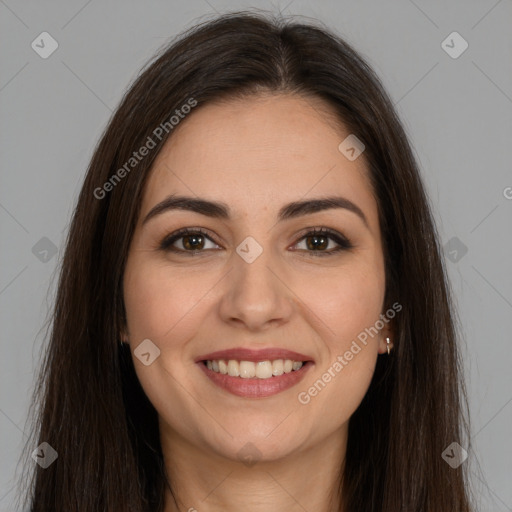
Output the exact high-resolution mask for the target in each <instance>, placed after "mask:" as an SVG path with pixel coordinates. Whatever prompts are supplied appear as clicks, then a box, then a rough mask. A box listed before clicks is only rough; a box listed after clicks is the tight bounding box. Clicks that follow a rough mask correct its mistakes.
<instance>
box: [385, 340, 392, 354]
mask: <svg viewBox="0 0 512 512" xmlns="http://www.w3.org/2000/svg"><path fill="white" fill-rule="evenodd" d="M386 348H387V349H388V356H389V353H390V352H391V349H390V347H389V338H386Z"/></svg>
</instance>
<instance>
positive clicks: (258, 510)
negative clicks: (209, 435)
mask: <svg viewBox="0 0 512 512" xmlns="http://www.w3.org/2000/svg"><path fill="white" fill-rule="evenodd" d="M347 427H348V424H347V425H344V426H343V427H342V429H343V430H341V431H336V432H334V433H333V434H332V435H331V436H330V438H327V439H324V440H322V442H321V443H320V444H315V445H314V446H311V447H310V448H308V449H302V450H301V449H298V450H296V451H295V452H293V453H290V454H289V455H287V456H286V457H285V458H283V459H279V460H258V461H252V462H247V463H245V462H240V461H234V460H231V459H228V458H226V457H223V456H222V455H219V454H218V453H215V452H213V451H208V450H206V449H201V448H198V447H197V446H193V445H191V444H190V443H189V442H188V441H187V440H186V439H184V438H183V437H181V436H179V435H178V434H177V433H176V432H175V431H171V430H169V429H166V428H165V427H164V425H161V432H162V433H161V443H162V450H163V454H164V461H165V468H166V471H167V475H168V478H169V482H170V483H171V487H172V494H171V491H170V489H167V491H166V495H165V508H164V512H194V511H197V512H220V511H222V512H232V511H233V512H234V511H237V512H239V511H240V510H246V511H248V512H272V511H281V510H287V511H291V512H304V510H315V511H317V512H339V511H340V510H341V504H340V503H341V495H340V475H341V474H342V470H343V468H342V464H343V462H344V460H345V452H346V440H347ZM162 428H163V430H162ZM173 495H174V497H173Z"/></svg>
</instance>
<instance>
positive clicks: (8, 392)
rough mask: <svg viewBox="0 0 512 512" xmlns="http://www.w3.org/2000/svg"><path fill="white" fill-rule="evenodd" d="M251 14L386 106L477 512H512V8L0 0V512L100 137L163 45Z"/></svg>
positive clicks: (295, 0)
mask: <svg viewBox="0 0 512 512" xmlns="http://www.w3.org/2000/svg"><path fill="white" fill-rule="evenodd" d="M253 7H257V8H263V9H268V10H272V11H277V10H279V9H280V10H281V11H282V12H283V13H284V14H293V15H302V16H306V17H311V18H315V19H319V20H321V21H323V22H324V23H326V24H327V25H328V26H329V27H330V28H332V29H333V30H335V31H337V32H338V33H339V34H340V35H342V36H344V37H345V38H346V39H347V40H348V41H349V42H351V43H352V44H354V46H355V47H356V49H358V50H359V51H360V52H361V54H362V55H363V56H365V57H366V58H367V59H368V60H369V62H370V64H371V65H373V67H374V68H375V70H376V71H377V73H378V74H379V75H380V77H381V78H382V80H383V82H384V85H385V87H386V88H387V89H388V91H389V93H390V95H391V97H392V98H393V100H394V102H395V104H396V108H397V110H398V113H399V115H400V116H401V119H402V121H403V123H404V125H405V128H406V131H407V133H408V135H409V137H410V139H411V142H412V144H413V146H414V148H415V152H416V155H417V158H418V160H419V163H420V165H421V169H422V173H423V176H424V179H425V182H426V185H427V188H428V193H429V196H430V198H431V201H432V204H433V207H434V211H435V215H436V220H437V222H438V228H439V231H440V235H441V238H442V240H441V242H442V244H443V246H446V244H449V245H448V246H447V247H448V248H447V249H446V250H445V255H446V262H447V267H448V271H449V277H450V279H451V282H452V285H453V288H454V291H455V294H456V301H457V304H458V309H459V315H460V320H461V323H462V326H463V332H462V335H463V341H462V345H461V348H462V351H463V356H464V362H465V370H466V377H467V382H468V390H469V394H470V406H471V417H472V440H473V444H474V448H473V450H472V451H470V457H469V459H468V460H467V461H466V462H465V463H464V464H468V465H469V467H470V468H471V474H472V475H473V479H474V481H475V484H476V489H477V494H478V496H479V502H480V503H479V505H480V509H481V510H482V511H491V510H492V511H505V510H512V486H511V485H510V483H511V481H512V462H511V461H512V446H511V445H512V443H511V441H510V437H511V436H510V433H511V429H510V425H511V424H512V404H511V403H510V402H511V401H512V372H511V370H510V368H511V363H512V358H511V356H510V350H511V344H510V341H511V336H510V332H511V329H512V272H511V271H510V263H511V261H512V238H511V236H510V235H511V232H512V230H511V225H512V222H511V220H512V188H507V187H512V172H511V163H510V162H511V161H512V144H511V142H512V141H511V135H512V73H511V68H512V58H511V55H512V51H511V50H512V30H511V27H512V24H511V22H512V1H511V0H500V1H496V0H480V1H476V0H473V1H467V0H466V1H462V0H460V1H451V2H442V1H429V2H427V1H426V0H415V1H412V0H394V1H388V2H381V1H380V0H372V1H364V2H361V1H360V2H356V1H338V2H335V1H327V0H322V1H316V2H305V1H302V0H292V1H290V0H286V1H274V2H266V1H261V2H245V1H222V0H208V1H206V0H191V1H189V2H187V3H181V2H179V3H178V2H169V1H167V2H163V1H153V2H142V1H139V2H134V1H131V2H127V1H125V2H121V1H111V2H103V3H101V2H100V1H99V0H90V1H88V2H87V1H84V0H73V1H69V0H67V1H63V0H62V1H59V2H57V1H53V2H44V3H43V2H36V1H24V2H22V1H17V2H16V1H14V0H0V34H1V44H0V58H1V75H0V112H1V117H0V119H1V120H0V123H1V132H0V133H1V138H0V155H1V165H2V168H1V169H2V174H1V188H0V226H1V233H2V246H1V247H2V248H1V252H0V254H1V265H0V311H1V313H0V314H1V317H0V329H1V357H0V382H1V387H0V431H1V439H0V459H1V463H0V467H1V470H0V511H1V512H3V511H11V510H13V499H14V495H15V492H16V488H15V483H16V480H15V476H16V475H15V472H17V473H16V474H18V473H19V471H20V470H21V468H20V467H19V466H18V467H17V462H18V458H19V455H20V451H21V447H22V443H23V442H24V441H25V439H26V435H25V434H24V432H23V430H24V428H25V421H26V415H27V412H28V404H29V397H30V393H31V391H32V384H33V377H34V370H35V367H36V364H37V362H38V361H39V355H40V347H41V343H42V335H43V331H41V328H42V326H43V322H44V320H45V318H46V313H47V308H48V306H49V304H50V303H51V299H52V297H53V292H54V283H53V284H52V277H53V276H54V273H55V271H56V269H57V265H58V259H59V257H60V255H61V253H62V250H63V243H64V237H65V234H66V231H67V228H68V225H69V221H70V214H71V211H72V208H73V205H74V203H75V200H76V198H77V194H78V191H79V189H80V185H81V182H82V179H83V176H84V172H85V169H86V167H87V164H88V161H89V159H90V157H91V155H92V151H93V148H94V145H95V143H96V142H97V139H98V138H99V136H100V133H101V131H102V130H103V128H104V127H105V126H106V123H107V122H108V119H109V116H110V115H111V112H112V110H113V109H114V108H115V107H116V105H117V103H118V101H119V100H120V98H121V95H122V93H123V92H124V90H125V88H126V87H127V85H128V83H129V82H130V81H131V80H132V79H133V78H134V77H135V75H136V73H137V71H138V70H139V69H140V67H141V66H142V65H143V64H144V63H145V62H146V61H147V60H148V59H149V58H150V57H151V56H152V55H153V53H154V51H155V50H156V49H157V48H159V47H160V46H161V45H162V44H164V43H165V42H166V40H168V39H169V38H170V37H172V36H174V35H175V34H177V33H178V32H180V31H181V30H183V29H185V28H188V27H190V26H192V25H193V24H195V22H198V21H200V20H204V19H205V18H206V17H207V16H210V15H212V14H215V12H225V11H229V10H239V9H247V8H253ZM43 31H46V32H49V33H50V34H51V36H52V37H53V38H54V39H55V40H56V41H57V42H58V45H59V46H58V49H57V50H56V51H55V52H54V53H53V54H52V55H51V56H50V57H48V58H47V59H43V58H41V57H40V56H39V55H38V54H37V53H36V52H35V51H34V50H33V49H32V47H31V43H32V41H34V40H35V39H36V38H37V37H38V36H39V34H40V33H41V32H43ZM453 31H457V32H459V33H460V34H461V35H462V37H463V38H464V39H465V40H466V41H467V42H468V44H469V47H468V49H467V50H466V51H465V52H464V53H463V54H462V55H460V56H459V57H458V58H456V59H454V58H452V57H450V56H449V55H448V54H447V53H446V52H445V51H444V49H443V48H442V46H441V43H442V41H443V40H445V38H446V37H447V36H448V35H449V34H450V33H451V32H453ZM450 44H451V43H450ZM457 45H458V43H457ZM457 45H456V48H457ZM507 196H508V197H507ZM43 237H46V238H47V239H49V241H51V242H49V241H48V240H43V241H40V240H41V239H42V238H43ZM454 237H456V238H455V239H454V240H452V239H453V238H454ZM36 244H38V245H36ZM52 244H54V246H55V249H56V250H57V251H58V252H56V254H53V253H52V251H51V248H52ZM462 244H464V246H466V247H467V253H466V254H464V253H463V251H462V252H461V250H460V249H461V247H462ZM34 246H35V247H36V248H35V249H33V248H34ZM454 248H455V250H456V251H457V253H454V252H452V253H451V254H450V251H452V250H453V249H454ZM44 249H46V250H49V252H48V253H44V252H43V250H44ZM45 260H47V261H45ZM452 260H453V261H452ZM69 341H70V343H72V342H73V340H69ZM435 342H436V340H432V343H435ZM63 421H65V418H63ZM397 435H399V433H397ZM410 456H411V457H414V453H411V454H410ZM479 465H480V468H481V470H480V469H479Z"/></svg>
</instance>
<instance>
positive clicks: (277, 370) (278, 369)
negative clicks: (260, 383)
mask: <svg viewBox="0 0 512 512" xmlns="http://www.w3.org/2000/svg"><path fill="white" fill-rule="evenodd" d="M283 373H284V361H283V360H282V359H276V360H275V361H273V362H272V375H275V376H276V377H277V376H278V375H283Z"/></svg>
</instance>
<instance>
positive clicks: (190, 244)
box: [160, 228, 217, 253]
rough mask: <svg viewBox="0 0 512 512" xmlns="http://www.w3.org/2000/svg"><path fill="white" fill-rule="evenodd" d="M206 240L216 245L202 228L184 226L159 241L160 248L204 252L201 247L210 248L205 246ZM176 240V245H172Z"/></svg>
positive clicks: (174, 250)
mask: <svg viewBox="0 0 512 512" xmlns="http://www.w3.org/2000/svg"><path fill="white" fill-rule="evenodd" d="M207 241H210V242H211V243H213V244H214V245H217V244H215V242H213V240H212V239H211V238H210V237H209V236H208V235H207V234H206V233H205V232H204V231H203V230H201V229H189V228H185V229H180V230H179V231H177V232H175V233H172V234H171V235H170V236H168V237H166V238H165V239H164V240H163V241H162V242H161V244H160V249H162V250H164V251H173V252H181V253H186V252H188V253H194V252H204V251H203V249H210V247H205V244H206V242H207ZM176 242H179V243H178V246H175V245H174V244H175V243H176ZM179 245H181V247H179Z"/></svg>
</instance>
